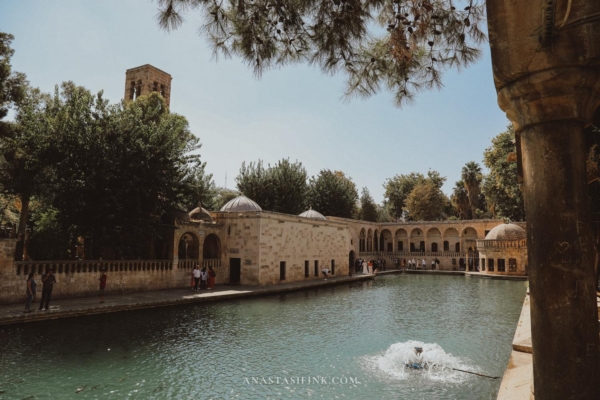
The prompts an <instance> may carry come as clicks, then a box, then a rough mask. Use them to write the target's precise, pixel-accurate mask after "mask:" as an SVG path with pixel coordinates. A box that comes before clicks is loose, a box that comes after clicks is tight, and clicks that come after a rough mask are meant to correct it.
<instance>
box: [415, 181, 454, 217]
mask: <svg viewBox="0 0 600 400" xmlns="http://www.w3.org/2000/svg"><path fill="white" fill-rule="evenodd" d="M446 203H447V198H446V196H445V195H444V193H442V191H441V190H440V188H439V187H437V185H436V184H435V183H434V182H432V181H426V182H421V183H419V184H417V186H415V188H414V189H413V190H412V191H411V192H410V194H409V195H408V197H407V198H406V210H407V212H408V215H409V216H410V219H411V220H413V221H438V220H443V219H445V218H446V216H445V215H444V210H445V207H446Z"/></svg>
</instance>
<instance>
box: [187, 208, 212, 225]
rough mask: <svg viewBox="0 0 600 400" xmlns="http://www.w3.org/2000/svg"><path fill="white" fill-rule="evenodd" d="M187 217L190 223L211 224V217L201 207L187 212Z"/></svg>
mask: <svg viewBox="0 0 600 400" xmlns="http://www.w3.org/2000/svg"><path fill="white" fill-rule="evenodd" d="M188 215H189V217H190V220H191V221H204V222H209V223H212V222H213V219H212V216H211V215H210V213H209V212H208V211H206V210H205V209H204V208H202V206H198V207H196V208H194V209H193V210H192V211H190V212H189V214H188Z"/></svg>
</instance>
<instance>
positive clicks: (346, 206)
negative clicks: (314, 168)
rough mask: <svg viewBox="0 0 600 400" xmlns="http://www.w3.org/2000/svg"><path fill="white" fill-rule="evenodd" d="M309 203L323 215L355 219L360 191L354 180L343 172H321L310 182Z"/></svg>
mask: <svg viewBox="0 0 600 400" xmlns="http://www.w3.org/2000/svg"><path fill="white" fill-rule="evenodd" d="M306 201H307V203H308V205H309V206H311V207H312V208H313V209H315V210H316V211H318V212H320V213H321V214H323V215H327V216H332V217H341V218H353V217H354V216H355V214H356V202H357V201H358V191H357V190H356V185H355V184H354V182H352V180H351V179H350V178H348V177H346V175H344V173H343V172H341V171H331V170H328V169H324V170H321V172H319V175H318V176H317V177H316V178H315V177H312V178H311V179H310V182H309V189H308V195H307V200H306Z"/></svg>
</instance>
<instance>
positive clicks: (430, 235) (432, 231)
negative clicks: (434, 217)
mask: <svg viewBox="0 0 600 400" xmlns="http://www.w3.org/2000/svg"><path fill="white" fill-rule="evenodd" d="M441 241H442V232H440V230H439V229H438V228H437V227H433V228H429V230H428V231H427V246H428V247H429V249H430V251H431V252H433V253H437V252H438V251H439V247H440V245H441Z"/></svg>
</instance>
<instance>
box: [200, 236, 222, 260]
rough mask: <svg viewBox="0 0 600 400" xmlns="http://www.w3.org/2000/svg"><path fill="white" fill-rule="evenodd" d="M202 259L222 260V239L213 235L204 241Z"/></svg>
mask: <svg viewBox="0 0 600 400" xmlns="http://www.w3.org/2000/svg"><path fill="white" fill-rule="evenodd" d="M202 259H203V260H220V259H221V239H219V237H218V236H217V235H215V234H214V233H211V234H210V235H208V236H206V238H205V239H204V243H203V244H202Z"/></svg>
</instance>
